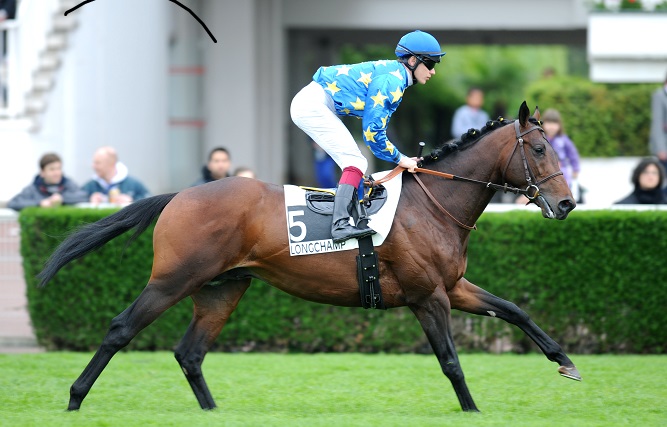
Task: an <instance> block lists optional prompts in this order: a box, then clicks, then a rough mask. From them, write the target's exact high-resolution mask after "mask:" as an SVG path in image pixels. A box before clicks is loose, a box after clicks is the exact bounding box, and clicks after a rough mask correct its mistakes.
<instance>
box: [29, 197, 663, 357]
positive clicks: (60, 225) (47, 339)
mask: <svg viewBox="0 0 667 427" xmlns="http://www.w3.org/2000/svg"><path fill="white" fill-rule="evenodd" d="M109 213H110V212H109V211H99V210H86V209H73V208H61V209H57V210H54V209H26V210H24V211H22V212H21V215H20V223H21V236H22V238H21V242H22V243H21V252H22V255H23V259H24V269H25V274H26V281H27V284H28V300H29V310H30V315H31V318H32V322H33V325H34V328H35V332H36V335H37V339H38V341H39V343H40V344H42V345H44V346H46V347H47V348H49V349H73V350H91V349H95V348H97V346H98V345H99V344H100V342H101V340H102V338H103V336H104V334H105V333H106V330H107V328H108V326H109V323H110V321H111V319H112V318H113V317H114V316H116V315H117V314H118V313H120V312H121V311H122V310H124V309H125V308H126V307H127V306H128V305H129V304H130V303H131V302H132V301H133V300H134V299H135V298H136V297H137V296H138V294H139V293H140V292H141V289H143V287H144V285H145V283H146V281H147V279H148V277H149V275H150V270H151V262H152V231H151V230H149V231H147V232H146V233H144V234H143V235H142V236H141V237H140V238H139V239H138V240H137V241H135V242H133V243H132V244H131V245H129V246H128V247H125V243H126V240H127V238H128V236H121V237H120V238H118V239H116V240H114V241H112V242H110V243H109V244H107V245H106V246H105V247H103V248H102V249H101V250H99V251H97V252H94V253H91V254H89V255H87V256H86V257H84V258H83V259H81V260H78V261H75V262H73V263H71V264H70V265H69V266H67V267H65V268H64V269H63V270H62V271H61V272H60V273H59V274H58V275H57V276H56V277H55V279H54V280H53V281H52V282H51V283H49V285H48V286H47V287H45V288H41V289H38V288H36V282H37V281H36V279H35V278H34V276H35V275H36V274H37V273H38V272H39V271H40V267H41V265H42V264H43V262H44V260H45V259H46V257H47V256H48V255H49V254H50V252H51V251H52V250H53V248H54V247H55V246H56V245H57V243H58V242H59V241H60V240H61V239H62V237H64V234H65V231H66V230H71V229H72V228H74V227H76V226H78V225H81V224H83V223H86V222H92V221H95V220H97V219H99V218H101V217H102V216H104V215H107V214H109ZM478 227H479V230H478V231H475V232H473V233H472V235H471V240H470V247H469V263H468V273H467V274H466V277H467V278H468V279H470V280H471V281H473V282H474V283H476V284H478V285H480V286H482V287H483V288H485V289H487V290H488V291H490V292H492V293H495V294H496V295H499V296H502V297H503V298H505V299H508V300H511V301H513V302H515V303H516V304H517V305H519V306H520V307H522V308H523V309H524V310H525V311H526V312H527V313H528V314H529V315H531V316H532V318H533V320H535V322H536V323H537V324H538V325H540V326H541V327H542V328H543V329H544V330H545V331H547V332H548V333H549V334H550V335H551V336H552V337H553V338H554V339H556V340H557V341H558V342H559V343H561V344H562V345H563V347H564V348H565V349H566V350H567V351H574V352H581V353H596V352H607V351H614V352H639V353H663V352H665V349H666V346H665V344H666V343H667V333H666V332H665V331H666V328H665V327H664V324H665V321H667V314H665V311H664V309H663V307H664V301H666V300H667V285H666V282H667V279H666V278H667V263H665V262H664V254H665V253H667V239H663V238H660V237H659V236H664V235H667V212H662V211H647V212H634V211H580V212H578V211H574V212H573V213H572V214H571V215H570V218H568V219H567V220H566V221H564V222H556V221H548V220H545V219H543V218H542V217H541V215H540V214H539V213H537V212H509V213H502V214H496V213H488V214H485V215H483V217H482V218H481V219H480V221H479V222H478ZM434 250H437V249H434ZM191 311H192V304H191V302H190V301H189V300H186V301H183V302H181V303H180V304H178V305H177V306H176V307H173V308H172V309H170V310H169V311H167V313H165V314H164V315H163V316H162V317H161V318H160V319H158V321H157V322H155V323H154V324H153V325H151V326H149V327H148V328H146V329H145V330H144V331H142V332H141V333H140V334H139V335H138V336H137V337H136V338H135V339H134V340H133V342H132V343H131V344H130V346H129V349H141V350H154V349H170V348H172V347H173V346H174V345H175V344H176V343H177V342H178V340H179V339H180V337H181V336H182V335H183V334H184V332H185V329H186V328H187V326H188V324H189V322H190V319H191ZM454 331H455V340H456V343H457V346H458V347H459V349H461V350H489V349H491V350H499V349H500V350H513V351H520V352H521V351H529V350H534V349H535V346H534V345H533V344H532V343H530V341H529V340H528V339H527V338H525V336H524V335H523V333H522V332H520V331H519V330H518V329H516V328H514V327H510V326H508V325H506V324H505V323H504V322H502V321H500V320H499V319H490V318H482V317H478V316H472V315H468V314H465V313H458V312H455V315H454ZM217 345H218V347H217V349H221V350H229V351H251V350H271V351H287V350H290V351H304V352H314V351H362V352H377V351H385V352H428V351H430V348H429V345H428V343H427V341H426V339H425V337H424V334H423V332H422V331H421V329H420V327H419V325H418V323H417V321H416V320H415V318H414V316H413V315H412V314H411V312H410V311H409V310H408V309H406V308H401V309H395V310H388V311H386V312H382V311H367V310H362V309H353V308H341V307H332V306H327V305H319V304H314V303H309V302H306V301H303V300H299V299H297V298H294V297H291V296H289V295H287V294H284V293H282V292H280V291H277V290H276V289H274V288H272V287H269V286H267V285H265V284H263V283H261V282H255V283H254V284H253V285H252V286H251V287H250V289H249V290H248V292H247V293H246V295H245V296H244V297H243V299H242V301H241V303H240V304H239V307H238V309H237V311H235V312H234V314H233V315H232V317H231V320H230V322H229V324H228V325H227V326H226V327H225V329H224V330H223V333H222V335H221V337H220V338H219V339H218V344H217Z"/></svg>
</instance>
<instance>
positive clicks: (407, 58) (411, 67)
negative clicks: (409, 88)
mask: <svg viewBox="0 0 667 427" xmlns="http://www.w3.org/2000/svg"><path fill="white" fill-rule="evenodd" d="M412 57H413V55H411V56H404V57H402V58H400V59H399V61H400V62H401V63H403V65H405V66H406V67H407V68H408V70H410V72H411V73H412V82H413V84H415V83H416V82H417V78H416V77H415V70H416V69H417V67H418V66H419V60H418V59H417V57H416V56H414V58H415V59H417V60H416V61H415V65H410V58H412Z"/></svg>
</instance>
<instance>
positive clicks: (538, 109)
mask: <svg viewBox="0 0 667 427" xmlns="http://www.w3.org/2000/svg"><path fill="white" fill-rule="evenodd" d="M533 117H535V120H537V121H538V122H539V121H540V119H541V118H542V115H541V114H540V107H538V106H537V105H536V106H535V112H534V113H533Z"/></svg>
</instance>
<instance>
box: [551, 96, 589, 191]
mask: <svg viewBox="0 0 667 427" xmlns="http://www.w3.org/2000/svg"><path fill="white" fill-rule="evenodd" d="M542 122H543V124H542V128H543V129H544V133H545V134H546V135H547V139H548V140H549V142H550V143H551V146H552V147H553V148H554V150H555V151H556V154H558V162H559V163H560V169H561V170H562V171H563V177H564V178H565V180H566V181H567V184H568V185H569V186H570V190H572V192H573V193H578V192H579V188H578V185H579V184H578V182H577V178H578V177H579V170H580V162H579V152H578V151H577V147H576V146H575V145H574V142H572V140H571V139H570V138H569V137H568V136H567V135H566V134H565V131H564V130H563V121H562V119H561V117H560V113H559V112H558V110H555V109H553V108H549V109H548V110H546V111H545V112H544V114H543V115H542ZM577 199H580V197H577ZM577 202H580V200H577Z"/></svg>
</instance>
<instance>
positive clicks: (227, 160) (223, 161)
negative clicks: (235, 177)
mask: <svg viewBox="0 0 667 427" xmlns="http://www.w3.org/2000/svg"><path fill="white" fill-rule="evenodd" d="M231 166H232V157H231V156H230V155H229V151H228V150H227V149H226V148H223V147H216V148H214V149H213V150H211V152H210V153H209V154H208V163H206V165H204V166H203V167H202V170H201V178H199V179H198V180H197V181H195V182H194V183H193V184H192V185H191V187H194V186H196V185H201V184H206V183H207V182H212V181H217V180H219V179H221V178H227V177H228V176H229V170H230V169H231Z"/></svg>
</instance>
